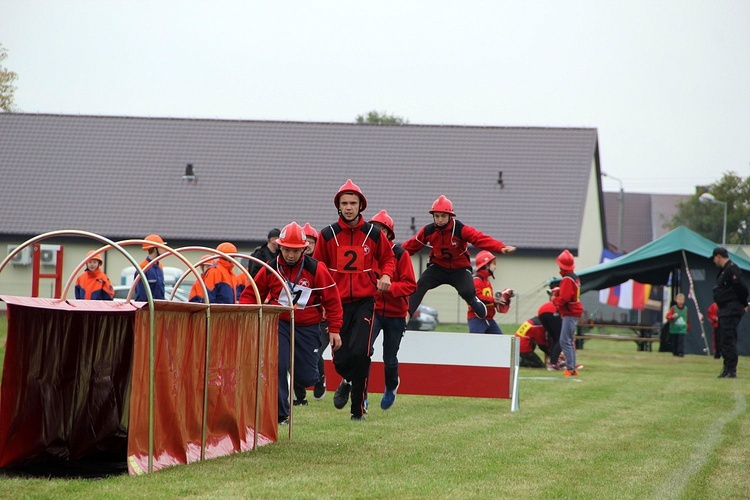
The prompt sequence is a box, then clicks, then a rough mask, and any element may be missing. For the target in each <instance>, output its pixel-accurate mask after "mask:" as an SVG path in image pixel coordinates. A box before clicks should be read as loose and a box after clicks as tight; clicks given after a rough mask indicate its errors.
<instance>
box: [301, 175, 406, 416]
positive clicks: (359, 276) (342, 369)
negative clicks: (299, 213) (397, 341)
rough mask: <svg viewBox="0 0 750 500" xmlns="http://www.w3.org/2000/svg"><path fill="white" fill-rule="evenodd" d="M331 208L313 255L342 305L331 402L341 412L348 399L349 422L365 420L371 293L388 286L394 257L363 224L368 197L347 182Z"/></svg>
mask: <svg viewBox="0 0 750 500" xmlns="http://www.w3.org/2000/svg"><path fill="white" fill-rule="evenodd" d="M333 204H334V206H335V207H336V209H337V210H338V212H339V218H338V220H337V221H336V222H334V223H333V224H331V225H330V226H327V227H325V228H323V230H321V231H320V233H319V236H320V238H319V239H318V244H317V246H316V247H315V253H314V254H313V255H314V256H315V258H316V259H318V260H320V261H322V262H324V263H325V264H326V265H327V266H328V269H329V270H330V271H331V274H332V275H333V279H334V280H335V281H336V284H337V285H338V289H339V295H340V296H341V303H342V305H343V307H344V323H343V326H342V328H341V339H342V341H343V345H342V347H341V349H339V350H338V351H337V352H335V353H333V365H334V367H335V368H336V372H338V374H339V375H341V376H342V377H343V379H344V380H342V381H341V384H340V385H339V387H338V389H336V393H335V394H334V395H333V404H334V406H335V407H336V408H338V409H342V408H343V407H344V406H346V403H347V401H348V400H349V396H350V395H351V418H352V420H364V415H363V414H364V401H365V398H366V393H367V379H368V377H369V374H370V346H371V335H372V321H373V310H374V306H375V295H376V294H377V293H378V292H387V291H388V289H389V288H390V285H391V276H393V273H394V268H395V265H396V263H395V260H396V259H395V258H394V257H393V250H391V244H390V242H389V241H388V238H387V237H386V236H385V234H383V233H382V232H381V231H380V229H378V228H377V227H375V226H374V225H372V224H370V223H369V222H365V221H364V219H363V217H362V212H364V210H365V208H367V199H366V198H365V197H364V195H363V194H362V191H361V190H360V189H359V186H357V185H356V184H354V183H353V182H352V180H351V179H347V181H346V183H345V184H344V185H343V186H341V188H340V189H339V190H338V192H337V193H336V195H335V196H334V197H333ZM376 271H378V272H379V277H378V276H376ZM328 319H329V321H330V318H328Z"/></svg>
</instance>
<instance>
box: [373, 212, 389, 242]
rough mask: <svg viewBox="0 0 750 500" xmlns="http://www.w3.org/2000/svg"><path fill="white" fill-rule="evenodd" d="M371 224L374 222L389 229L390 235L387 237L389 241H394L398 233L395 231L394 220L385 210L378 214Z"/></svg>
mask: <svg viewBox="0 0 750 500" xmlns="http://www.w3.org/2000/svg"><path fill="white" fill-rule="evenodd" d="M369 222H370V224H372V223H373V222H378V223H380V224H383V225H384V226H385V227H386V228H388V231H389V233H388V234H387V236H388V239H389V240H392V239H393V238H395V237H396V231H395V230H394V229H393V219H392V218H391V216H390V215H388V212H386V211H385V210H381V211H380V212H378V213H376V214H375V215H374V216H373V218H372V219H370V221H369Z"/></svg>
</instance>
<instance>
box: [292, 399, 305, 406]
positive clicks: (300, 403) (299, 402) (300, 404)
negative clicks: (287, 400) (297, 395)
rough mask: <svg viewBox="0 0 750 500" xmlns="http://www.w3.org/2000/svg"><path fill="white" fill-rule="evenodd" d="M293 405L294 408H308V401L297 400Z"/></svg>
mask: <svg viewBox="0 0 750 500" xmlns="http://www.w3.org/2000/svg"><path fill="white" fill-rule="evenodd" d="M292 404H293V405H294V406H307V399H295V400H294V401H292Z"/></svg>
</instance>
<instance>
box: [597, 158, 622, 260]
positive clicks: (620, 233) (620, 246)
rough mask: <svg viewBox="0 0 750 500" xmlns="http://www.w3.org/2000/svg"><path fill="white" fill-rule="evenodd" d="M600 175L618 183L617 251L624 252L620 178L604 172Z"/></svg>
mask: <svg viewBox="0 0 750 500" xmlns="http://www.w3.org/2000/svg"><path fill="white" fill-rule="evenodd" d="M602 177H609V178H610V179H613V180H616V181H617V182H619V183H620V194H619V195H618V196H617V201H618V202H619V205H620V206H619V215H618V218H617V229H618V239H617V251H618V252H619V253H621V254H623V253H625V252H624V251H623V249H622V206H623V203H624V201H625V190H624V189H623V187H622V180H620V179H618V178H617V177H614V176H612V175H609V174H608V173H606V172H602Z"/></svg>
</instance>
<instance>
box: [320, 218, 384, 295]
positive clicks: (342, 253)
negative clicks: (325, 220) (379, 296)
mask: <svg viewBox="0 0 750 500" xmlns="http://www.w3.org/2000/svg"><path fill="white" fill-rule="evenodd" d="M313 257H315V259H317V260H319V261H321V262H323V263H324V264H325V265H326V266H328V270H329V271H330V272H331V276H333V279H334V281H335V282H336V285H338V288H339V295H340V296H341V302H354V301H356V300H361V299H364V298H368V297H373V298H374V297H375V294H376V293H377V280H378V274H379V275H380V276H384V275H388V276H390V277H391V278H393V275H394V272H395V267H396V259H395V257H394V256H393V250H391V243H390V242H389V241H388V238H387V237H386V235H385V233H383V232H381V231H380V229H378V228H377V227H376V226H374V225H372V224H370V223H369V222H365V221H364V219H363V218H362V216H361V215H360V216H359V217H358V219H357V223H356V224H355V226H354V227H349V225H348V224H347V223H346V221H345V220H344V219H343V218H341V217H339V220H338V221H337V222H334V223H333V224H331V225H330V226H326V227H324V228H323V229H322V230H321V231H320V237H319V238H318V242H317V244H316V245H315V252H314V253H313Z"/></svg>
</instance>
